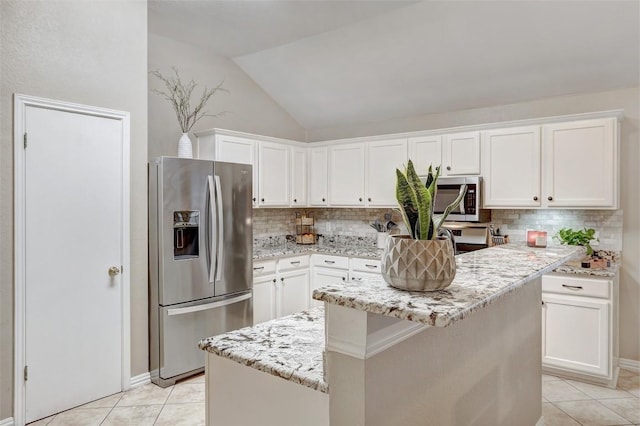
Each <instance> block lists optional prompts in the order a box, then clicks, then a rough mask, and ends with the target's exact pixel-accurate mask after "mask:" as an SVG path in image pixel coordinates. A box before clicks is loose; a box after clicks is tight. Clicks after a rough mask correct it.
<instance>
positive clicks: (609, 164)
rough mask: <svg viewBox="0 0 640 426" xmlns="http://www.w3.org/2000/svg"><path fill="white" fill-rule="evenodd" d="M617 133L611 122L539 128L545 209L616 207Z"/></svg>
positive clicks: (616, 128)
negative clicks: (541, 141)
mask: <svg viewBox="0 0 640 426" xmlns="http://www.w3.org/2000/svg"><path fill="white" fill-rule="evenodd" d="M617 132H618V124H617V121H616V119H615V118H604V119H594V120H584V121H574V122H569V123H557V124H546V125H543V126H542V138H543V162H544V167H543V169H544V175H543V182H544V185H543V187H544V193H543V197H544V198H545V200H544V201H545V202H546V204H547V206H548V207H562V208H566V207H603V208H617V207H618V198H619V197H618V194H619V182H618V181H619V177H618V163H619V157H618V156H619V154H618V149H619V147H618V145H619V142H618V141H619V139H618V134H617Z"/></svg>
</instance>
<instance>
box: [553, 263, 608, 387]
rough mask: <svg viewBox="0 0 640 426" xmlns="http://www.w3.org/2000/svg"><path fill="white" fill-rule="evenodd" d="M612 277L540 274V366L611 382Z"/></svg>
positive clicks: (582, 377) (568, 375)
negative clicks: (541, 275) (610, 278)
mask: <svg viewBox="0 0 640 426" xmlns="http://www.w3.org/2000/svg"><path fill="white" fill-rule="evenodd" d="M617 356H618V339H617V281H616V280H609V279H602V278H576V277H573V276H567V275H561V274H558V275H544V276H543V277H542V368H543V370H544V371H546V372H549V373H553V374H557V375H565V376H567V377H570V378H574V379H583V380H585V381H588V382H594V383H599V384H604V385H607V386H610V387H615V383H616V381H617V374H618V370H619V369H618V366H617Z"/></svg>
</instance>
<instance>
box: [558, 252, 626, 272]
mask: <svg viewBox="0 0 640 426" xmlns="http://www.w3.org/2000/svg"><path fill="white" fill-rule="evenodd" d="M594 254H595V255H597V257H599V258H602V259H608V260H609V261H610V264H611V266H609V267H607V268H582V267H580V266H574V265H569V264H566V263H565V264H563V265H561V266H559V267H558V268H556V269H554V270H553V272H557V273H561V274H573V275H588V276H593V277H602V278H613V277H615V276H616V274H617V273H618V270H619V269H620V256H621V253H620V252H618V251H613V250H596V251H595V253H594ZM572 263H573V262H572Z"/></svg>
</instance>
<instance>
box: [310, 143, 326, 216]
mask: <svg viewBox="0 0 640 426" xmlns="http://www.w3.org/2000/svg"><path fill="white" fill-rule="evenodd" d="M328 203H329V147H327V146H320V147H315V148H310V149H309V205H311V206H326V205H327V204H328Z"/></svg>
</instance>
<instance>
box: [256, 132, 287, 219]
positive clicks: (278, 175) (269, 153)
mask: <svg viewBox="0 0 640 426" xmlns="http://www.w3.org/2000/svg"><path fill="white" fill-rule="evenodd" d="M258 164H259V167H258V184H259V189H258V194H259V201H258V206H260V207H289V205H290V203H289V196H290V182H291V173H290V170H291V168H290V165H291V146H289V145H285V144H279V143H274V142H264V141H261V142H260V143H259V156H258Z"/></svg>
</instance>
